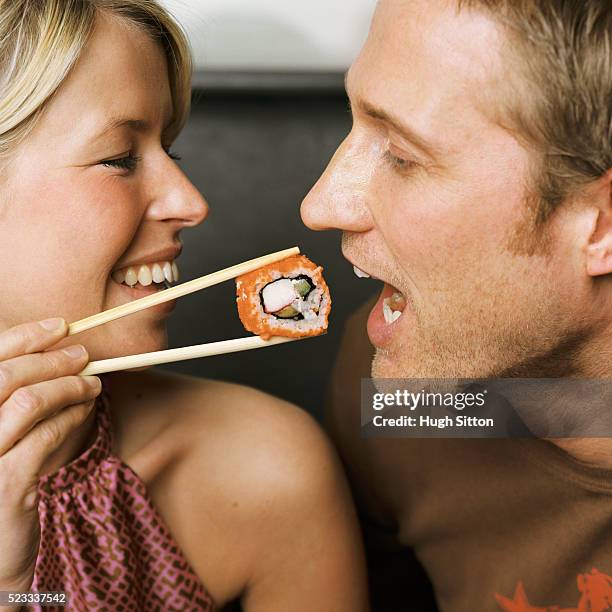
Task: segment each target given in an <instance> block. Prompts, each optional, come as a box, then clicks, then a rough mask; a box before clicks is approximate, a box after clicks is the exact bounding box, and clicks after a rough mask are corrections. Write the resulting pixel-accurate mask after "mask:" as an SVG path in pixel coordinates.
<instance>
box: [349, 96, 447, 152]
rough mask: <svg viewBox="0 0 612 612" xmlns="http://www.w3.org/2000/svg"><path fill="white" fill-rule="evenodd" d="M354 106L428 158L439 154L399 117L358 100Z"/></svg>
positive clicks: (436, 149)
mask: <svg viewBox="0 0 612 612" xmlns="http://www.w3.org/2000/svg"><path fill="white" fill-rule="evenodd" d="M354 105H355V106H356V107H357V108H358V109H360V110H361V112H363V113H364V114H366V115H367V116H368V117H371V118H372V119H377V120H378V121H383V122H384V123H386V124H387V125H389V126H391V127H392V128H393V129H394V130H395V131H396V132H398V133H399V134H400V135H401V136H403V137H404V138H405V139H406V140H408V141H410V142H411V143H412V144H414V145H415V146H417V147H418V148H419V149H421V151H423V152H424V153H425V154H427V155H428V156H429V157H434V158H435V157H436V156H437V155H439V154H440V151H439V149H438V147H436V146H435V145H434V144H433V143H431V142H430V141H428V140H427V139H426V138H424V137H423V136H421V135H420V134H419V133H418V132H416V131H415V130H414V129H413V128H412V127H410V126H409V125H408V124H406V123H405V122H404V121H402V120H401V119H400V118H399V117H396V116H394V115H393V114H391V113H389V112H387V111H385V110H383V109H382V108H377V107H376V106H373V105H372V104H370V103H369V102H367V101H366V100H362V99H358V100H357V101H356V102H355V103H354Z"/></svg>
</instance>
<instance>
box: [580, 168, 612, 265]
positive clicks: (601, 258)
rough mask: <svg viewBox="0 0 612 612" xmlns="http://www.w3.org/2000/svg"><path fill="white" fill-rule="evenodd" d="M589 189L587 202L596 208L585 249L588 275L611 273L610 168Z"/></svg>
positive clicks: (611, 206) (611, 212)
mask: <svg viewBox="0 0 612 612" xmlns="http://www.w3.org/2000/svg"><path fill="white" fill-rule="evenodd" d="M593 187H594V189H593V190H591V189H589V190H588V192H589V200H590V201H589V204H590V205H591V206H594V207H595V208H596V209H597V210H598V214H597V221H596V223H595V226H594V228H593V232H592V234H591V237H590V239H589V244H588V246H587V250H586V269H587V274H588V275H589V276H602V275H604V274H610V273H612V169H610V170H608V172H606V173H605V174H604V175H603V176H602V177H601V178H600V179H598V180H597V182H596V183H595V184H594V186H593Z"/></svg>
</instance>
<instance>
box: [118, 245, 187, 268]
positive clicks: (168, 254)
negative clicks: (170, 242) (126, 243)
mask: <svg viewBox="0 0 612 612" xmlns="http://www.w3.org/2000/svg"><path fill="white" fill-rule="evenodd" d="M182 250H183V246H182V245H180V246H178V247H177V246H172V247H167V248H165V249H161V250H159V251H155V252H153V253H149V254H148V255H143V256H142V257H138V258H136V257H135V258H133V259H131V260H129V261H126V262H120V263H118V264H117V265H116V266H115V267H114V268H113V270H112V272H116V271H117V270H124V269H125V268H130V267H133V268H135V267H136V266H142V265H146V264H152V263H156V262H158V261H174V260H175V259H178V257H179V255H180V254H181V252H182ZM112 272H111V274H112Z"/></svg>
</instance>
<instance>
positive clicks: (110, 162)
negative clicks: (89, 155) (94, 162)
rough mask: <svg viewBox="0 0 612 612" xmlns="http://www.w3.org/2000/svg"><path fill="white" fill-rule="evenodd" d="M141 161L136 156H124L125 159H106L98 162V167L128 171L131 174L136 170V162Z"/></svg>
mask: <svg viewBox="0 0 612 612" xmlns="http://www.w3.org/2000/svg"><path fill="white" fill-rule="evenodd" d="M140 160H141V158H140V157H138V156H136V155H132V153H130V154H129V155H126V156H125V157H119V158H117V159H106V160H104V161H101V162H100V165H102V166H106V167H107V168H119V169H120V170H128V171H129V172H133V171H134V170H136V166H137V165H138V162H139V161H140Z"/></svg>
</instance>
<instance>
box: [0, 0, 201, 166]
mask: <svg viewBox="0 0 612 612" xmlns="http://www.w3.org/2000/svg"><path fill="white" fill-rule="evenodd" d="M100 12H103V13H105V14H108V15H111V16H115V17H119V18H122V19H124V20H126V21H127V22H129V23H130V24H134V25H136V26H137V27H139V28H140V29H142V30H143V31H144V32H146V33H147V34H148V35H149V36H151V38H153V39H154V40H156V41H157V42H159V44H160V45H161V46H162V48H163V49H164V51H165V53H166V57H167V61H168V78H169V82H170V90H171V93H172V101H173V109H174V110H173V112H174V116H173V121H172V125H171V127H170V128H169V135H170V136H172V137H174V136H176V135H177V134H178V132H179V131H180V130H181V128H182V127H183V125H184V123H185V121H186V119H187V115H188V113H189V105H190V100H191V70H192V64H191V53H190V49H189V43H188V42H187V38H186V36H185V34H184V33H183V31H182V29H181V28H180V26H179V25H178V24H177V23H176V22H175V21H174V19H173V18H172V16H171V15H170V14H169V13H168V12H167V11H166V10H165V9H164V8H162V7H161V6H160V5H159V4H158V3H157V2H156V1H155V0H0V92H1V93H0V158H1V157H4V156H6V155H7V154H8V153H10V151H11V150H13V148H14V147H15V146H16V145H17V144H19V142H21V141H22V140H23V138H25V137H26V136H27V135H28V133H29V132H30V131H31V130H32V128H33V127H34V124H35V122H36V120H37V118H38V117H39V116H40V114H41V112H42V110H43V109H44V107H45V103H46V102H47V101H48V100H49V99H50V98H51V97H52V96H53V94H54V93H55V91H56V90H57V89H58V87H59V86H60V85H61V83H62V82H63V80H64V79H65V78H66V76H67V75H68V73H69V72H70V70H71V68H72V67H73V66H74V64H75V63H76V61H77V60H78V58H79V57H80V55H81V53H82V51H83V49H84V47H85V45H86V44H87V41H88V40H89V37H90V36H91V34H92V31H93V29H94V24H95V21H96V16H97V15H98V14H99V13H100Z"/></svg>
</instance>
